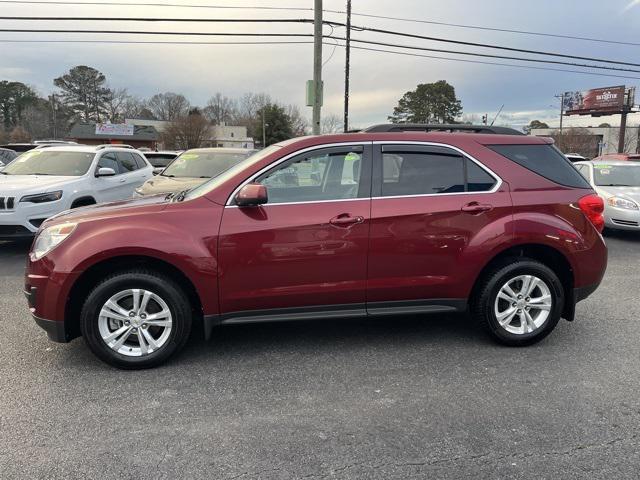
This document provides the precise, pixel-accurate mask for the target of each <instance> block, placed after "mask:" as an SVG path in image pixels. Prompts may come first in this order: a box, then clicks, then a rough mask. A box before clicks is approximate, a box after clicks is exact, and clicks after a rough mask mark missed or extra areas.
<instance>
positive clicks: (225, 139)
mask: <svg viewBox="0 0 640 480" xmlns="http://www.w3.org/2000/svg"><path fill="white" fill-rule="evenodd" d="M204 143H205V146H209V147H222V148H250V149H252V148H254V142H253V138H251V137H248V136H247V127H236V126H232V125H214V126H212V127H211V133H210V137H209V139H208V140H206V141H205V142H204Z"/></svg>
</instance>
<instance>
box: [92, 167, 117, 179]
mask: <svg viewBox="0 0 640 480" xmlns="http://www.w3.org/2000/svg"><path fill="white" fill-rule="evenodd" d="M115 174H116V171H115V170H114V169H113V168H109V167H101V168H99V169H98V173H97V174H96V177H113V176H114V175H115Z"/></svg>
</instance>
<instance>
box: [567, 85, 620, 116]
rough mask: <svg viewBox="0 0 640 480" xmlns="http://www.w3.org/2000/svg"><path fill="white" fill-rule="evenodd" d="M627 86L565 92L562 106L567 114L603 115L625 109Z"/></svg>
mask: <svg viewBox="0 0 640 480" xmlns="http://www.w3.org/2000/svg"><path fill="white" fill-rule="evenodd" d="M624 92H625V86H624V85H620V86H617V87H606V88H594V89H592V90H584V91H582V92H565V94H564V97H563V99H562V107H563V110H564V113H565V115H590V114H595V115H598V114H600V115H602V114H613V113H621V112H622V111H623V110H624V104H625V103H624Z"/></svg>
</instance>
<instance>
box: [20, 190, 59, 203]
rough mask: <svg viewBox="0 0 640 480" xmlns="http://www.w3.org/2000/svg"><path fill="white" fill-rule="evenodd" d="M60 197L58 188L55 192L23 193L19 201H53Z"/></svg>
mask: <svg viewBox="0 0 640 480" xmlns="http://www.w3.org/2000/svg"><path fill="white" fill-rule="evenodd" d="M61 198H62V190H58V191H56V192H49V193H36V194H35V195H25V196H24V197H22V198H21V199H20V201H21V202H29V203H44V202H55V201H56V200H60V199H61Z"/></svg>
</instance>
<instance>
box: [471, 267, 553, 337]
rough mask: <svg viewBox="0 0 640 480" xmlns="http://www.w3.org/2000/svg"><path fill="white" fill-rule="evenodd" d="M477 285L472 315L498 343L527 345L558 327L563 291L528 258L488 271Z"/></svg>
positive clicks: (545, 270) (547, 271) (549, 273)
mask: <svg viewBox="0 0 640 480" xmlns="http://www.w3.org/2000/svg"><path fill="white" fill-rule="evenodd" d="M481 282H482V283H481V284H480V285H479V288H478V289H477V293H476V295H475V298H474V299H473V301H472V314H473V316H474V317H475V318H476V319H477V320H478V321H480V323H482V324H483V326H484V327H485V328H486V330H487V331H488V332H489V334H490V335H491V336H492V337H493V338H494V339H496V340H498V341H499V342H501V343H503V344H506V345H513V346H524V345H531V344H532V343H536V342H538V341H540V340H542V339H543V338H545V337H546V336H547V335H549V333H551V331H552V330H553V329H554V328H555V327H556V325H557V324H558V321H559V320H560V316H561V315H562V309H563V306H564V289H563V287H562V284H561V282H560V279H559V278H558V276H557V275H556V273H555V272H554V271H553V270H551V269H550V268H549V267H547V266H546V265H544V264H542V263H540V262H537V261H535V260H532V259H528V258H514V259H510V260H508V261H505V262H503V263H502V264H500V265H497V266H496V267H495V268H493V269H492V270H491V271H489V272H488V273H487V274H486V275H485V276H484V277H483V279H482V280H481Z"/></svg>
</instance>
